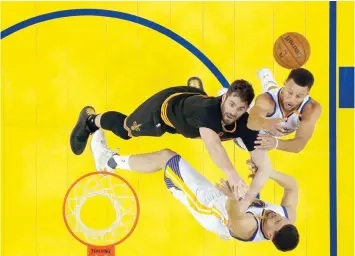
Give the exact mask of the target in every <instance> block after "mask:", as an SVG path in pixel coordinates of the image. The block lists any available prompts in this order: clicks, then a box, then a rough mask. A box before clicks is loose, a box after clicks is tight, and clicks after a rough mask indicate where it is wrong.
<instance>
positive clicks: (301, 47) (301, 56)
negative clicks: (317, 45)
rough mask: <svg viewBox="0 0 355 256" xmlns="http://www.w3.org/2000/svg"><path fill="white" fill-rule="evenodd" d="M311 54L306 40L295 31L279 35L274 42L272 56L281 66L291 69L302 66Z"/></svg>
mask: <svg viewBox="0 0 355 256" xmlns="http://www.w3.org/2000/svg"><path fill="white" fill-rule="evenodd" d="M310 54H311V47H310V46H309V42H308V40H307V39H306V38H305V37H304V36H303V35H301V34H299V33H296V32H288V33H285V34H283V35H281V36H280V37H279V38H277V40H276V41H275V44H274V58H275V60H276V61H277V63H279V64H280V65H281V66H282V67H284V68H288V69H293V68H299V67H301V66H303V65H304V64H305V63H306V62H307V60H308V58H309V55H310Z"/></svg>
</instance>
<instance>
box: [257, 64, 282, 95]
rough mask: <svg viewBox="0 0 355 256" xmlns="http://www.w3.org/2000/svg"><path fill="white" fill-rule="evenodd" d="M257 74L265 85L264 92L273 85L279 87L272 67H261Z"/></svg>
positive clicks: (263, 85)
mask: <svg viewBox="0 0 355 256" xmlns="http://www.w3.org/2000/svg"><path fill="white" fill-rule="evenodd" d="M257 76H258V78H259V80H260V82H261V85H262V87H263V92H267V91H268V90H269V89H270V88H271V87H279V86H278V84H277V83H276V81H275V79H274V76H273V75H272V72H271V70H270V69H268V68H263V69H260V70H259V71H258V73H257Z"/></svg>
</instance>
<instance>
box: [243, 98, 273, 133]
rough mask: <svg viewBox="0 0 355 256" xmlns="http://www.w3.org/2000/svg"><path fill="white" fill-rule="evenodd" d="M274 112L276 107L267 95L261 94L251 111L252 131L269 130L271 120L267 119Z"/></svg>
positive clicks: (249, 120) (249, 124) (250, 125)
mask: <svg viewBox="0 0 355 256" xmlns="http://www.w3.org/2000/svg"><path fill="white" fill-rule="evenodd" d="M273 110H274V105H273V102H272V100H271V99H270V97H269V96H267V95H266V94H265V93H263V94H260V95H259V96H258V97H256V99H255V105H254V106H253V107H252V108H251V109H250V112H249V119H248V125H247V126H248V128H249V129H251V130H263V129H264V130H268V129H269V128H270V127H269V126H270V124H269V123H268V122H270V120H269V119H266V116H267V115H268V114H269V113H272V112H273Z"/></svg>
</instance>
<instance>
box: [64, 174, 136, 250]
mask: <svg viewBox="0 0 355 256" xmlns="http://www.w3.org/2000/svg"><path fill="white" fill-rule="evenodd" d="M99 174H104V175H111V176H113V177H115V178H118V179H120V180H122V181H123V182H124V183H125V184H126V185H127V186H128V187H129V188H130V190H131V191H132V193H133V195H134V197H135V199H136V207H137V217H136V219H135V221H134V223H133V226H132V228H131V230H130V231H129V232H128V233H127V235H125V236H124V237H123V238H121V239H120V240H119V241H117V242H116V243H113V244H108V245H94V244H89V243H87V242H85V241H83V240H81V239H80V238H79V237H77V235H75V234H74V233H73V231H72V230H71V229H70V227H69V224H68V222H67V219H66V217H65V205H66V202H67V198H68V196H69V193H70V191H71V190H72V189H73V187H74V186H75V185H76V184H77V183H78V182H79V181H81V180H82V179H85V178H86V177H88V176H91V175H99ZM62 214H63V219H64V223H65V226H66V227H67V229H68V230H69V232H70V234H71V235H72V236H73V237H74V238H75V239H76V240H78V241H79V242H80V243H82V244H85V245H86V246H94V247H105V246H116V245H118V244H120V243H122V242H123V241H125V240H126V239H127V238H128V237H129V236H130V235H131V234H132V233H133V231H134V230H135V228H136V226H137V223H138V219H139V214H140V208H139V200H138V196H137V194H136V191H135V190H134V189H133V187H132V186H131V184H129V183H128V182H127V180H125V179H124V178H122V177H121V176H119V175H117V174H115V173H111V172H105V171H99V172H90V173H87V174H85V175H83V176H81V177H80V178H78V179H77V180H76V181H74V182H73V184H72V185H71V186H70V187H69V189H68V191H67V193H66V194H65V197H64V202H63V207H62Z"/></svg>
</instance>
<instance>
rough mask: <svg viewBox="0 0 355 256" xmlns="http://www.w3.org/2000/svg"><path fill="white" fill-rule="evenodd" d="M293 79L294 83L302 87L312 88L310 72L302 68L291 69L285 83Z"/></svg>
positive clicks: (312, 81) (312, 80) (312, 79)
mask: <svg viewBox="0 0 355 256" xmlns="http://www.w3.org/2000/svg"><path fill="white" fill-rule="evenodd" d="M290 79H293V81H295V83H296V84H297V85H299V86H302V87H308V89H311V88H312V85H313V83H314V77H313V75H312V73H311V72H309V71H308V70H307V69H304V68H296V69H293V70H292V71H291V72H290V74H289V75H288V77H287V81H288V80H290Z"/></svg>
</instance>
